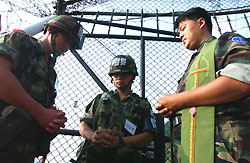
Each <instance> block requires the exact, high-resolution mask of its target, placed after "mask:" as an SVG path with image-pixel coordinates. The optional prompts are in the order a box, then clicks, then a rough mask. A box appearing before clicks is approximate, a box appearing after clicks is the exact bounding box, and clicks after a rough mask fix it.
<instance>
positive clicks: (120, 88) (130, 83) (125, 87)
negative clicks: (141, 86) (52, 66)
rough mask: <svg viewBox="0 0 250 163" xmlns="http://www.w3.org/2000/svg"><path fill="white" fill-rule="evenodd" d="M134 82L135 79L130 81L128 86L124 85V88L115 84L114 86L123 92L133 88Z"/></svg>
mask: <svg viewBox="0 0 250 163" xmlns="http://www.w3.org/2000/svg"><path fill="white" fill-rule="evenodd" d="M112 81H113V79H112ZM133 82H134V79H132V80H130V81H129V82H128V84H126V85H124V86H121V87H118V86H117V85H116V84H115V83H114V86H115V87H116V88H117V89H119V90H121V91H123V90H125V89H127V88H128V87H129V86H131V85H132V83H133Z"/></svg>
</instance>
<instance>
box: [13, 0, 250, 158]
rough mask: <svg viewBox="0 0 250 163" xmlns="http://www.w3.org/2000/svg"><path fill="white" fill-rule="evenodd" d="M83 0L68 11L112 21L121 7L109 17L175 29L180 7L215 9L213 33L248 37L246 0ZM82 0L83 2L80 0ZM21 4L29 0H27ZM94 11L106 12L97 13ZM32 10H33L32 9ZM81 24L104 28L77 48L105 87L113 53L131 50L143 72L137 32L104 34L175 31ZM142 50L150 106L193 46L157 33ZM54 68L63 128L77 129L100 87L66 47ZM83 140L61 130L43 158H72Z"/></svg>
mask: <svg viewBox="0 0 250 163" xmlns="http://www.w3.org/2000/svg"><path fill="white" fill-rule="evenodd" d="M11 2H12V3H10V4H13V3H14V1H13V0H12V1H11ZM50 2H55V1H50ZM86 2H87V1H86ZM86 2H85V1H81V2H79V3H78V4H73V5H69V6H68V8H66V11H67V12H68V13H71V14H72V15H73V14H74V11H79V12H80V13H81V12H82V15H81V16H78V17H82V18H88V19H92V20H97V18H98V20H102V21H107V22H111V17H112V13H114V12H119V13H120V14H119V15H118V16H114V17H112V22H115V23H120V24H124V23H126V21H127V23H128V25H133V26H138V27H142V26H143V27H145V28H150V29H157V28H159V29H161V30H165V31H173V20H174V19H175V18H176V16H177V15H178V13H179V12H182V11H185V10H187V9H189V8H191V7H195V6H199V7H203V8H205V9H206V10H208V11H210V13H211V14H212V15H213V17H212V19H213V34H214V35H215V36H219V34H220V33H223V32H226V31H235V32H238V33H240V34H242V35H243V36H245V37H248V38H249V37H250V32H249V31H250V27H249V23H248V20H249V17H250V11H249V8H250V6H249V4H250V1H249V0H244V1H243V0H234V1H227V0H214V1H212V0H201V1H196V0H178V1H177V0H171V1H163V0H137V1H135V0H95V1H91V3H86ZM19 3H20V1H19V2H18V3H16V6H15V7H17V6H18V4H19ZM40 3H42V2H40ZM83 3H85V4H84V5H81V4H83ZM25 4H27V5H28V3H25ZM48 4H54V3H48ZM48 4H47V5H48ZM41 5H42V4H41ZM31 7H32V6H30V7H26V10H27V11H29V10H30V13H31V10H32V8H31ZM50 7H51V6H50ZM142 9H143V10H142ZM45 11H46V10H45ZM85 11H86V12H87V11H88V12H90V11H93V13H92V14H90V13H88V15H87V14H86V13H85V15H84V12H85ZM97 11H100V12H110V13H109V14H108V13H106V14H103V15H102V14H100V15H98V12H97ZM236 11H237V12H236ZM32 12H35V11H34V10H32ZM37 12H38V11H37ZM122 13H124V14H122ZM126 13H139V15H136V14H134V16H129V17H126ZM142 13H144V14H146V13H150V14H155V16H148V17H145V18H143V19H142V16H141V15H142ZM157 13H158V14H159V15H161V14H162V15H164V14H165V16H159V17H157V16H156V15H157ZM218 13H220V14H218ZM78 14H79V13H78ZM140 14H141V15H140ZM41 15H42V14H41ZM127 15H128V14H127ZM131 15H133V14H131ZM142 23H143V25H142ZM82 25H83V27H84V29H85V33H86V34H104V35H101V37H102V38H101V37H98V35H96V36H95V37H86V38H85V41H84V45H83V49H82V50H77V52H78V53H79V54H80V56H81V58H82V59H83V61H84V62H86V64H87V65H88V66H89V67H90V69H91V70H92V71H93V72H94V73H95V74H96V76H97V77H98V78H99V79H100V81H101V82H102V83H103V84H104V85H105V86H106V87H107V89H109V90H111V89H114V86H113V84H112V83H111V78H110V77H109V76H108V71H109V66H110V62H111V59H112V58H113V57H114V56H115V55H119V54H126V55H127V54H129V55H131V56H132V57H133V58H134V59H135V62H136V64H137V68H138V72H141V63H142V60H141V53H142V51H141V50H142V41H141V40H140V39H137V38H134V39H128V38H125V39H124V38H123V39H122V37H120V38H119V37H116V39H114V38H112V37H110V38H108V35H107V34H113V35H119V36H122V35H127V36H128V35H129V36H131V35H133V36H153V37H160V38H161V37H169V38H175V37H174V36H167V35H164V34H157V32H156V33H151V32H142V31H140V30H132V29H130V30H126V32H125V29H124V28H123V27H121V28H118V27H112V26H111V27H110V28H109V26H108V25H106V26H103V25H100V24H95V22H94V23H87V22H82ZM105 35H106V38H105ZM144 50H145V97H146V98H147V99H148V100H149V102H150V103H151V106H152V108H154V106H155V105H156V103H157V99H158V98H159V97H161V96H163V95H164V94H166V93H175V91H176V87H177V81H178V80H179V79H180V77H181V76H182V74H183V71H184V70H185V68H186V66H187V63H188V61H189V59H190V57H191V54H192V53H193V52H191V51H188V50H186V49H185V48H184V47H183V45H182V44H181V43H180V42H175V41H160V39H159V40H157V39H155V40H150V39H148V40H146V41H145V49H144ZM55 69H56V72H57V74H58V77H57V82H56V85H55V87H56V90H57V98H56V101H55V102H56V106H57V108H59V109H61V110H63V111H64V112H65V113H66V116H67V118H68V122H67V123H66V127H65V128H66V129H69V130H79V127H80V117H81V116H82V115H83V113H84V112H85V106H86V105H87V104H88V103H89V102H90V101H91V100H92V99H93V98H94V97H95V96H96V95H97V94H99V93H102V92H103V90H102V89H101V88H100V87H99V86H98V84H97V83H96V82H95V81H94V80H93V78H92V77H91V75H90V74H89V73H88V72H87V71H86V69H85V68H84V67H83V65H82V64H81V63H80V62H79V61H78V60H77V58H76V57H75V56H74V55H72V53H71V52H67V53H66V54H65V55H64V56H60V57H58V59H57V62H56V67H55ZM141 75H142V73H140V74H139V77H137V78H136V79H135V82H134V84H133V86H132V89H133V92H135V93H137V94H139V95H141V94H142V89H141V82H142V81H141V80H140V77H141ZM166 121H167V120H166ZM166 135H169V132H168V133H166ZM82 141H84V139H83V138H82V137H80V136H70V135H62V134H59V135H58V136H57V137H56V138H55V139H54V140H53V141H52V142H51V146H50V153H49V154H48V155H47V159H46V162H52V163H54V162H60V163H61V162H69V160H70V159H71V158H74V159H75V158H76V156H75V154H76V152H77V149H78V145H79V144H80V143H81V142H82ZM163 141H164V140H163ZM165 152H166V153H165V154H166V162H170V161H171V159H170V144H169V143H166V151H165ZM40 159H41V158H38V159H37V160H36V162H38V161H39V160H40Z"/></svg>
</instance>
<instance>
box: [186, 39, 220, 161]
mask: <svg viewBox="0 0 250 163" xmlns="http://www.w3.org/2000/svg"><path fill="white" fill-rule="evenodd" d="M216 42H217V39H215V40H213V41H211V42H208V43H205V45H204V46H203V48H202V50H201V51H200V53H199V55H198V56H197V57H196V59H195V60H194V62H193V64H192V66H191V67H190V69H189V72H188V76H187V85H186V89H185V91H187V90H190V89H195V88H197V87H200V86H202V85H204V84H207V83H208V82H210V81H212V80H214V79H215V70H214V67H215V65H214V49H215V45H216ZM190 108H192V107H190ZM190 108H185V109H183V110H182V128H181V130H182V132H181V146H182V153H181V160H182V163H187V162H196V163H200V162H202V163H212V162H214V122H215V120H214V119H215V107H214V106H198V107H196V114H195V125H194V127H193V130H194V139H193V141H194V155H193V156H194V160H193V161H191V160H192V159H191V160H190V136H191V135H190V131H191V116H192V115H191V113H190ZM204 128H206V130H204ZM191 157H192V156H191ZM204 158H206V159H204Z"/></svg>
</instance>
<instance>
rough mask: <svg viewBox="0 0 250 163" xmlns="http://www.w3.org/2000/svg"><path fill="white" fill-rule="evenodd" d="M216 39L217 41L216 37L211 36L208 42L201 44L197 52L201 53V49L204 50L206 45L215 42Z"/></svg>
mask: <svg viewBox="0 0 250 163" xmlns="http://www.w3.org/2000/svg"><path fill="white" fill-rule="evenodd" d="M214 39H216V37H214V36H211V37H210V38H209V39H208V40H207V41H204V42H203V43H202V44H201V46H200V47H199V49H198V50H197V52H200V51H201V49H202V48H203V46H204V45H205V44H207V43H209V42H211V41H212V40H214Z"/></svg>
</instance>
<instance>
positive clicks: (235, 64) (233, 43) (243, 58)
mask: <svg viewBox="0 0 250 163" xmlns="http://www.w3.org/2000/svg"><path fill="white" fill-rule="evenodd" d="M213 39H215V38H214V37H212V38H210V39H209V40H208V41H206V42H209V41H211V40H213ZM203 45H204V43H203V44H202V45H201V47H200V48H199V49H198V51H197V52H196V53H195V54H193V56H192V58H191V60H190V62H189V64H188V67H187V69H186V71H185V72H184V75H183V77H182V79H181V80H180V81H179V86H178V88H177V93H180V92H183V91H184V90H185V86H186V80H187V78H186V77H187V75H188V70H189V68H190V66H191V65H192V63H193V61H194V59H195V57H196V56H197V55H198V54H199V52H200V50H201V49H202V47H203ZM214 56H215V72H216V77H219V76H221V75H224V76H228V77H230V78H233V79H236V80H238V81H242V82H244V83H247V84H250V73H249V72H250V45H249V44H248V43H247V41H246V39H245V38H244V37H242V36H240V35H238V34H234V33H230V32H227V33H224V34H223V35H221V36H220V38H219V39H218V41H217V44H216V47H215V51H214ZM215 108H216V112H217V113H218V114H225V113H229V114H234V113H236V112H241V113H242V112H250V97H246V98H244V99H241V100H237V101H233V102H230V103H226V104H219V105H216V106H215Z"/></svg>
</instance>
